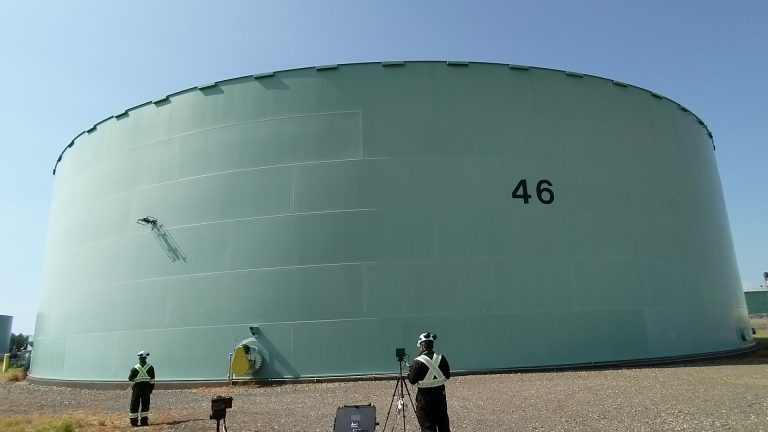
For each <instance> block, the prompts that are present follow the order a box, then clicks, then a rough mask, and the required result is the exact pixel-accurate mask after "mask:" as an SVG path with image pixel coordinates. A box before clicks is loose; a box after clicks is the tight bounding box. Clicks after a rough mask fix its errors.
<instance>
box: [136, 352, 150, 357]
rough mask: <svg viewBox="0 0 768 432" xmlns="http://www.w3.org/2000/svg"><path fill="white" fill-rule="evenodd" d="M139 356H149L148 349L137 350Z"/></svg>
mask: <svg viewBox="0 0 768 432" xmlns="http://www.w3.org/2000/svg"><path fill="white" fill-rule="evenodd" d="M138 355H139V357H149V352H148V351H139V354H138Z"/></svg>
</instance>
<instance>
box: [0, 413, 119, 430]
mask: <svg viewBox="0 0 768 432" xmlns="http://www.w3.org/2000/svg"><path fill="white" fill-rule="evenodd" d="M125 426H126V419H125V416H123V415H117V414H116V413H106V412H90V413H89V414H85V413H82V412H76V413H72V414H68V415H66V416H50V415H34V414H33V415H25V416H19V415H12V416H4V417H0V431H3V432H89V431H93V432H118V431H122V430H125Z"/></svg>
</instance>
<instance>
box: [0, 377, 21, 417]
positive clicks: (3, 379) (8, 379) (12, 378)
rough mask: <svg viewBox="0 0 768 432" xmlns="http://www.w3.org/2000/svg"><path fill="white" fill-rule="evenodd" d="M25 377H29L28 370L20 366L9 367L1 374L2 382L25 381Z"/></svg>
mask: <svg viewBox="0 0 768 432" xmlns="http://www.w3.org/2000/svg"><path fill="white" fill-rule="evenodd" d="M25 379H27V371H25V370H24V369H20V368H18V369H17V368H12V369H8V370H7V371H6V372H5V373H3V374H2V375H0V382H19V381H24V380H25ZM0 430H4V429H0Z"/></svg>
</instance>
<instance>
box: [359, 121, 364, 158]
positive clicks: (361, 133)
mask: <svg viewBox="0 0 768 432" xmlns="http://www.w3.org/2000/svg"><path fill="white" fill-rule="evenodd" d="M358 118H359V122H360V159H363V158H364V157H365V149H364V147H363V111H360V115H359V117H358Z"/></svg>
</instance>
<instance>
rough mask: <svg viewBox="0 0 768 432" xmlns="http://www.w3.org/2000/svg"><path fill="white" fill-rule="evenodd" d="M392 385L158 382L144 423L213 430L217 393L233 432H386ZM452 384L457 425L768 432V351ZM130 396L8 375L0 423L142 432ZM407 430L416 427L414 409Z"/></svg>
mask: <svg viewBox="0 0 768 432" xmlns="http://www.w3.org/2000/svg"><path fill="white" fill-rule="evenodd" d="M394 385H395V382H394V381H360V382H343V383H315V384H288V385H276V386H254V385H249V386H236V387H218V388H205V389H194V390H158V391H155V393H154V394H153V396H152V409H151V416H150V421H151V423H152V424H151V425H150V426H149V427H145V428H141V429H138V430H141V431H142V432H159V431H215V430H216V424H215V422H214V421H212V420H209V419H208V416H209V414H210V400H211V398H212V397H214V396H216V395H226V396H232V397H233V398H234V404H233V407H232V409H230V410H229V411H228V417H227V425H228V430H229V431H231V432H241V431H248V432H254V431H258V432H263V431H332V430H333V421H334V417H335V412H336V408H337V407H338V406H339V405H345V404H346V405H349V404H366V403H372V404H373V405H375V406H376V409H377V419H378V421H379V422H380V423H381V425H380V426H379V427H378V428H377V429H376V430H377V431H382V430H384V429H383V426H384V421H385V418H386V416H387V408H388V407H389V404H390V401H391V400H392V399H391V398H392V394H393V390H394ZM447 388H448V390H447V393H448V405H449V406H448V410H449V414H450V417H451V426H452V430H453V431H454V432H462V431H467V432H469V431H697V432H698V431H766V432H768V347H761V348H760V349H758V350H757V351H755V352H753V353H751V354H748V355H742V356H738V357H731V358H726V359H719V360H708V361H699V362H691V363H686V364H677V365H667V366H656V367H638V368H625V369H609V370H581V371H566V372H539V373H515V374H504V375H478V376H460V377H454V378H453V379H451V380H450V381H449V382H448V385H447ZM411 391H412V393H413V390H411ZM129 395H130V394H129V392H128V390H127V385H126V390H86V389H72V388H58V387H44V386H39V385H35V384H30V383H28V382H26V381H22V382H4V383H0V429H4V430H8V431H26V430H31V431H34V430H36V427H37V426H35V424H39V422H40V421H44V420H49V419H67V418H69V419H75V420H77V421H79V422H80V424H81V425H82V426H81V427H80V428H79V429H78V430H81V431H103V432H107V431H122V430H137V429H131V428H130V427H128V420H127V411H128V399H129ZM413 396H414V397H415V393H413ZM30 419H31V420H34V421H32V423H28V422H30V421H31V420H30ZM3 422H4V423H3ZM25 422H27V423H25ZM35 422H37V423H35ZM395 424H397V427H395V428H394V430H396V431H402V430H403V428H402V421H401V420H400V419H396V418H395V417H394V414H392V415H391V416H390V419H389V422H388V424H387V428H386V430H387V431H390V430H392V427H393V426H395ZM3 425H4V426H3ZM406 430H408V431H416V430H418V427H417V424H416V420H415V417H414V416H413V414H412V413H410V414H409V415H408V416H407V417H406Z"/></svg>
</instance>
